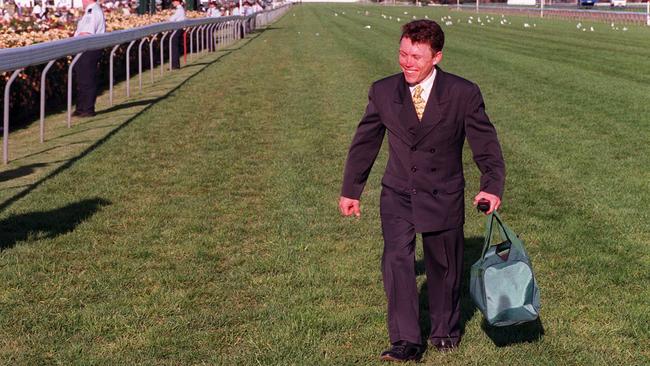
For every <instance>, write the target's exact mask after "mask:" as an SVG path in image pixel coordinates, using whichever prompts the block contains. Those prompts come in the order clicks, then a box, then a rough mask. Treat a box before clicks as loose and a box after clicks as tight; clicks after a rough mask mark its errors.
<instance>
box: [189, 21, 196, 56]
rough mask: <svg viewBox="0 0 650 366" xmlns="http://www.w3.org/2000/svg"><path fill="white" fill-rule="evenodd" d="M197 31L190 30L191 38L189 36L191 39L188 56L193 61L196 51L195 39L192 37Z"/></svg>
mask: <svg viewBox="0 0 650 366" xmlns="http://www.w3.org/2000/svg"><path fill="white" fill-rule="evenodd" d="M195 30H196V28H192V30H190V36H189V38H190V52H189V54H188V59H190V60H191V59H192V51H193V50H194V37H192V35H194V31H195Z"/></svg>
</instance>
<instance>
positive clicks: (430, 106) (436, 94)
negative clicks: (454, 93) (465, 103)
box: [413, 66, 448, 144]
mask: <svg viewBox="0 0 650 366" xmlns="http://www.w3.org/2000/svg"><path fill="white" fill-rule="evenodd" d="M436 70H437V71H436V78H435V80H434V81H433V87H432V88H431V93H429V99H427V105H426V107H425V108H424V114H423V115H422V121H420V126H419V128H418V129H417V130H416V134H415V139H414V141H413V144H417V143H418V142H420V141H421V140H422V139H423V138H425V137H426V136H427V135H428V134H429V133H430V132H431V131H432V130H433V129H434V128H435V127H436V126H437V125H438V124H439V123H440V121H441V120H442V108H443V106H444V105H445V104H446V103H447V102H448V101H447V100H444V92H445V79H446V76H445V73H444V72H443V71H442V70H441V69H440V68H439V67H438V66H436Z"/></svg>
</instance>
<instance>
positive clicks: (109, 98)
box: [108, 44, 120, 107]
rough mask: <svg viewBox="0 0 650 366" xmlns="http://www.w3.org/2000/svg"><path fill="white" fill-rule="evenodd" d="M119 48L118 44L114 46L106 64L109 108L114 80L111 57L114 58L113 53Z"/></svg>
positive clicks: (111, 102) (111, 101)
mask: <svg viewBox="0 0 650 366" xmlns="http://www.w3.org/2000/svg"><path fill="white" fill-rule="evenodd" d="M119 47H120V45H119V44H116V45H115V46H114V47H113V49H112V50H111V57H110V60H109V63H108V66H109V72H108V80H109V81H108V102H109V104H110V106H111V107H112V106H113V83H114V82H115V81H114V78H113V57H115V51H117V49H118V48H119Z"/></svg>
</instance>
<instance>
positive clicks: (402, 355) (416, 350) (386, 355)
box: [380, 341, 425, 362]
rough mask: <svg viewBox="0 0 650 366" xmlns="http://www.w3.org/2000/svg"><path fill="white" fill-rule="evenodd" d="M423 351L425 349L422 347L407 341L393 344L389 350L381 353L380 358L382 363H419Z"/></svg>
mask: <svg viewBox="0 0 650 366" xmlns="http://www.w3.org/2000/svg"><path fill="white" fill-rule="evenodd" d="M424 350H425V347H424V346H422V345H419V344H415V343H411V342H407V341H399V342H397V343H393V346H392V347H391V348H390V349H388V350H386V351H384V352H382V353H381V356H380V358H381V359H382V361H397V362H406V361H420V359H421V358H422V354H423V353H424Z"/></svg>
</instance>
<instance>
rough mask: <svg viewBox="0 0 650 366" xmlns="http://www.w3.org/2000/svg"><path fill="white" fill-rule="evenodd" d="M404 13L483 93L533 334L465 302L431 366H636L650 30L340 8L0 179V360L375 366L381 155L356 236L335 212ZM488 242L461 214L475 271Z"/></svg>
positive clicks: (641, 360) (380, 311)
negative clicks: (46, 173)
mask: <svg viewBox="0 0 650 366" xmlns="http://www.w3.org/2000/svg"><path fill="white" fill-rule="evenodd" d="M366 10H367V11H368V12H369V15H368V16H365V15H364V11H366ZM405 11H406V12H409V14H406V15H405V14H403V13H404V12H405ZM335 12H336V13H337V14H338V16H334V13H335ZM382 13H383V14H385V15H387V16H392V17H393V20H392V21H391V20H388V19H383V18H382V17H381V14H382ZM413 14H415V15H416V16H419V17H423V16H424V15H427V16H429V17H430V18H435V19H440V17H442V16H444V15H448V14H451V15H452V17H453V19H454V20H456V19H458V18H461V19H463V20H464V22H463V23H462V24H454V25H452V26H445V30H446V32H447V33H446V34H447V46H446V48H445V59H444V60H443V63H442V67H443V68H444V69H445V70H447V71H450V72H454V73H457V74H460V75H463V76H465V77H467V78H469V79H471V80H474V81H476V82H477V83H478V84H479V85H480V86H481V88H482V91H483V93H484V97H485V100H486V103H487V108H488V112H489V114H490V115H491V117H492V119H493V121H494V123H495V125H496V127H497V129H498V131H499V135H500V138H501V141H502V144H503V147H504V154H505V158H506V163H507V167H508V179H507V185H506V194H505V197H504V205H503V209H502V215H503V217H504V219H505V220H506V222H508V223H509V224H510V226H511V227H512V228H513V229H514V230H515V231H516V232H518V233H520V235H521V237H522V238H523V239H524V240H525V242H526V245H527V249H528V251H529V253H530V254H531V256H532V259H533V264H534V266H535V270H536V272H537V277H538V280H539V283H540V287H541V291H542V303H543V309H542V317H541V322H540V323H538V324H535V325H532V326H528V327H525V328H518V329H510V330H507V331H503V330H499V329H491V328H486V327H485V326H483V325H482V317H481V315H480V313H479V312H478V311H476V309H475V308H474V307H473V306H472V303H471V301H470V300H469V298H468V297H467V296H466V297H465V298H464V299H463V302H462V306H463V325H464V327H465V336H464V339H463V344H462V346H461V348H460V349H459V350H458V351H457V352H455V353H451V354H437V353H435V352H433V351H430V352H429V353H427V355H426V356H425V361H426V363H428V364H448V365H467V364H500V365H504V364H505V365H511V364H530V365H565V364H575V365H642V364H648V363H650V354H649V351H648V350H649V349H650V325H649V324H650V315H649V314H650V307H649V306H648V298H649V295H650V291H649V290H648V283H649V281H650V273H649V268H650V249H649V248H648V243H649V242H650V230H649V228H650V225H648V221H649V220H648V219H649V215H648V207H649V206H650V196H649V195H648V192H649V191H650V171H649V170H648V166H650V144H649V142H650V141H649V137H648V131H649V129H650V122H649V119H648V115H650V104H649V103H648V101H647V96H648V95H650V86H649V83H648V82H649V81H650V77H649V76H648V74H647V73H645V72H644V70H645V68H647V60H648V59H649V58H650V48H648V47H647V45H648V43H647V39H648V36H649V35H650V31H649V30H648V29H646V28H640V27H633V26H630V27H629V31H627V32H622V31H619V32H615V31H613V30H610V29H608V27H604V26H603V25H602V23H594V27H595V28H596V31H595V32H581V31H578V30H576V28H575V24H574V23H573V22H563V21H558V20H544V21H540V20H539V19H536V18H514V17H508V19H510V20H511V22H512V24H510V25H508V26H500V25H498V18H497V17H496V16H495V19H496V21H495V22H491V23H490V24H486V25H485V26H477V25H475V24H474V25H468V24H467V23H466V20H467V17H468V16H469V15H470V14H467V13H458V12H447V10H445V9H442V8H441V9H431V8H430V9H413V8H399V7H365V6H356V5H338V4H329V5H304V6H299V7H296V8H294V9H293V10H291V11H290V12H289V13H288V14H287V15H286V16H285V17H284V18H283V19H281V20H280V21H279V22H277V23H276V24H274V25H272V26H271V27H270V28H269V29H267V30H266V31H264V32H263V33H260V34H257V35H255V37H254V38H252V39H250V40H249V42H248V43H246V44H245V45H243V46H242V47H241V48H239V49H237V50H236V51H235V52H232V53H229V54H228V57H224V58H221V59H219V60H218V61H214V60H215V59H216V57H212V58H211V59H209V61H214V62H212V63H211V64H209V65H207V67H206V68H205V69H203V70H202V71H199V73H198V74H196V75H195V76H194V77H192V78H191V79H189V80H188V81H187V82H186V83H184V84H182V85H181V86H180V88H178V89H176V90H172V91H171V94H170V95H168V96H166V97H164V98H161V99H160V100H158V101H157V102H156V103H155V104H153V105H152V106H151V107H149V108H147V109H145V110H144V111H142V112H141V113H139V114H138V115H136V116H135V117H134V118H133V119H131V120H130V121H129V122H127V123H126V124H122V126H123V127H122V128H120V129H119V130H117V131H116V132H115V133H114V134H112V135H110V136H109V138H107V139H105V140H102V141H101V143H99V144H98V146H96V147H95V148H93V149H92V150H91V151H89V152H88V153H86V154H83V155H82V156H81V157H80V158H79V159H76V160H73V161H72V162H71V163H70V164H67V165H63V166H62V169H60V171H59V173H58V174H55V175H53V176H51V177H49V178H47V177H46V178H44V180H40V181H38V182H39V183H38V185H37V186H36V187H34V188H33V189H30V190H29V191H28V192H27V194H25V195H24V197H22V198H20V199H18V200H12V198H11V197H13V196H14V195H15V194H16V193H17V192H20V190H21V189H23V188H25V187H27V188H29V187H32V186H33V184H34V183H33V182H32V183H30V182H29V180H28V177H29V175H27V177H25V178H24V179H25V180H26V181H25V183H24V184H23V185H24V186H25V187H17V186H15V185H12V183H11V179H13V178H11V177H13V176H12V175H7V174H4V173H5V172H7V171H10V172H13V174H14V175H18V174H17V173H16V172H17V171H18V169H20V168H21V166H23V165H25V164H30V165H32V164H38V162H37V161H33V160H29V159H28V158H21V157H20V156H16V158H18V160H17V161H14V162H13V163H11V165H10V166H8V167H6V168H5V170H4V171H3V172H0V176H1V177H3V182H2V184H4V185H3V186H2V187H3V189H2V191H0V195H1V197H2V200H3V202H5V204H3V208H4V209H3V211H2V212H1V214H0V228H1V230H2V233H0V239H1V240H2V247H3V248H4V250H3V251H2V253H0V273H1V276H2V278H3V281H2V287H1V289H2V290H1V291H0V345H2V347H1V348H0V363H2V364H21V365H35V364H63V365H68V364H105V365H130V364H145V365H187V364H223V365H269V364H277V365H288V364H296V365H323V364H332V365H347V364H379V362H378V361H377V356H378V354H379V353H380V352H381V351H382V350H383V349H384V348H385V347H386V346H387V345H388V341H387V335H386V327H385V299H384V296H383V290H382V285H381V275H380V271H379V259H380V256H381V247H382V244H381V243H382V240H381V234H380V230H379V217H378V194H379V190H380V186H379V178H380V175H381V174H380V173H381V171H382V167H383V165H384V163H385V158H386V156H385V154H384V153H382V154H381V155H380V159H379V161H378V162H377V164H376V168H375V170H374V172H373V174H372V175H371V179H370V181H369V183H368V186H367V188H366V192H365V194H364V197H363V216H362V218H361V219H360V220H356V219H344V218H341V217H339V216H338V213H337V209H336V202H337V199H338V193H339V188H340V179H341V173H342V168H343V163H344V159H345V156H346V150H347V146H348V144H349V142H350V139H351V137H352V134H353V132H354V129H355V127H356V122H357V120H358V118H359V117H360V116H361V114H362V112H363V109H364V107H365V102H366V93H367V88H368V86H369V84H370V83H371V82H372V81H373V80H376V79H378V78H381V77H383V76H386V75H389V74H391V73H394V72H397V71H398V67H397V63H396V56H397V52H396V48H397V38H398V36H399V25H400V23H398V22H397V21H396V18H397V17H400V18H401V19H400V20H401V23H403V22H404V21H406V19H407V18H408V19H410V18H411V16H412V15H413ZM454 22H455V21H454ZM524 22H528V23H531V25H532V23H533V22H534V23H535V24H536V26H535V27H534V28H524V27H523V23H524ZM455 23H456V22H455ZM584 23H585V22H583V24H584ZM366 25H370V26H371V28H370V29H366V28H364V27H365V26H366ZM586 25H587V26H590V25H591V24H589V23H586ZM150 92H153V91H150ZM118 112H119V111H116V112H113V113H118ZM111 116H112V115H108V117H107V118H108V119H109V120H111V121H112V119H111V118H112V117H111ZM115 118H117V117H115ZM81 127H82V126H76V127H75V128H78V129H81ZM32 131H33V130H32ZM35 132H36V131H33V132H32V133H35ZM23 135H24V136H23V137H21V136H17V137H16V138H15V139H14V140H12V146H20V145H21V142H23V139H24V140H28V139H29V138H33V137H30V136H29V133H28V132H24V133H23ZM99 137H100V136H94V137H86V139H89V138H99ZM83 141H85V140H83ZM86 143H87V142H86ZM25 154H26V153H23V155H25ZM19 155H20V154H19ZM40 156H41V159H42V160H43V161H46V160H47V159H48V157H47V154H45V153H40ZM21 159H22V160H21ZM50 159H51V158H50ZM465 160H466V162H467V169H466V171H467V174H466V176H467V178H468V192H467V197H468V198H469V197H471V196H472V195H473V194H474V192H475V190H476V189H477V187H478V175H477V172H476V168H475V167H474V166H473V165H472V163H471V158H470V155H469V154H465ZM21 164H23V165H21ZM28 168H29V165H28ZM482 225H483V218H482V217H481V216H479V215H478V214H476V213H475V212H474V211H472V210H469V209H468V214H467V225H466V237H467V248H466V252H467V257H466V260H465V262H466V264H470V263H472V262H473V261H474V260H475V259H476V256H477V255H478V254H477V251H478V250H479V245H480V241H481V239H482V238H481V235H482ZM424 281H425V278H424V276H422V275H421V276H419V283H420V285H421V286H423V285H424ZM465 291H466V290H465ZM425 327H426V324H425ZM504 345H505V346H504Z"/></svg>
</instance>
